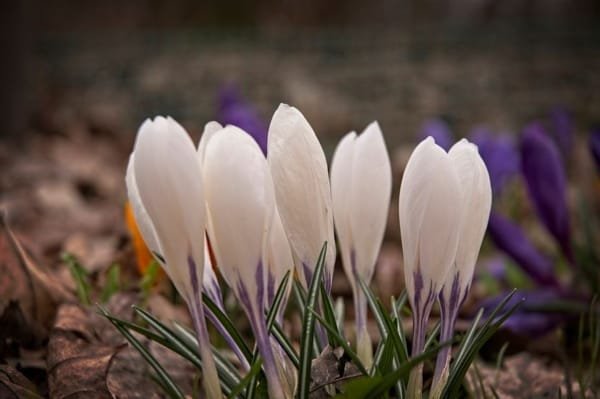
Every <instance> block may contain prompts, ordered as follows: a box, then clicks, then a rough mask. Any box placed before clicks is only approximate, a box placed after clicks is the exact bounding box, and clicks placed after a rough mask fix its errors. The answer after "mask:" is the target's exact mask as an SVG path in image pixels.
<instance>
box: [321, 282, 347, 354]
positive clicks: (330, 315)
mask: <svg viewBox="0 0 600 399" xmlns="http://www.w3.org/2000/svg"><path fill="white" fill-rule="evenodd" d="M320 288H321V302H322V303H323V315H324V316H325V320H326V321H327V323H328V324H329V326H330V327H332V328H333V329H334V331H335V332H336V334H337V335H339V336H340V337H343V336H344V335H343V333H342V332H341V331H340V329H339V328H338V323H337V319H336V317H335V310H334V308H333V303H331V297H330V296H329V294H328V293H327V291H326V290H325V285H323V284H321V287H320ZM327 335H328V337H329V342H332V341H333V336H332V333H331V332H329V330H328V332H327Z"/></svg>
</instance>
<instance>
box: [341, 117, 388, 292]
mask: <svg viewBox="0 0 600 399" xmlns="http://www.w3.org/2000/svg"><path fill="white" fill-rule="evenodd" d="M351 187H352V191H351V193H350V195H349V197H350V199H351V213H350V227H351V230H352V236H353V237H352V238H353V243H354V247H355V251H356V272H357V273H358V275H359V276H360V278H361V279H362V280H364V281H365V282H366V283H369V282H370V280H371V277H372V276H373V270H374V267H375V263H376V262H377V255H378V254H379V249H380V247H381V242H382V241H383V235H384V233H385V227H386V224H387V218H388V211H389V206H390V197H391V194H392V167H391V164H390V158H389V157H388V153H387V150H386V146H385V141H384V139H383V134H382V133H381V129H380V128H379V125H378V124H377V122H373V123H371V124H370V125H369V126H367V128H366V129H365V131H364V132H363V133H362V134H361V135H360V136H358V137H357V138H356V144H355V147H354V161H353V164H352V185H351Z"/></svg>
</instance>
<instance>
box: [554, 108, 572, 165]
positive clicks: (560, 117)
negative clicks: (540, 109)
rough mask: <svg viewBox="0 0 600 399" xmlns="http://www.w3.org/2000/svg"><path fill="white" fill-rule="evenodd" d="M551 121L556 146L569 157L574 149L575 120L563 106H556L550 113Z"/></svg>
mask: <svg viewBox="0 0 600 399" xmlns="http://www.w3.org/2000/svg"><path fill="white" fill-rule="evenodd" d="M549 119H550V129H551V131H552V135H553V137H554V141H555V142H556V145H557V146H558V148H560V151H561V153H562V154H563V155H568V154H569V153H570V152H571V148H572V147H573V120H572V118H571V114H570V112H569V111H568V110H567V109H566V108H564V107H562V106H556V107H554V108H552V110H551V111H550V115H549Z"/></svg>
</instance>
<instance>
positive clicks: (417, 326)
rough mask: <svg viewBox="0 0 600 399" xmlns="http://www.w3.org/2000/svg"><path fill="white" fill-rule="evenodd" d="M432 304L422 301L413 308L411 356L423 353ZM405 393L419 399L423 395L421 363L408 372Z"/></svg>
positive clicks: (409, 396)
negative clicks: (419, 305)
mask: <svg viewBox="0 0 600 399" xmlns="http://www.w3.org/2000/svg"><path fill="white" fill-rule="evenodd" d="M432 306H433V300H431V301H427V302H426V303H424V304H423V305H422V307H421V309H418V308H417V309H413V342H412V356H413V357H415V356H419V355H420V354H421V353H423V348H424V346H425V331H426V330H427V321H428V320H429V314H430V313H431V307H432ZM407 394H408V395H407V397H408V398H411V399H421V398H422V397H423V363H419V364H418V365H416V366H415V367H414V368H413V369H412V371H411V372H410V377H409V379H408V389H407Z"/></svg>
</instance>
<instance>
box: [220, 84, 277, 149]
mask: <svg viewBox="0 0 600 399" xmlns="http://www.w3.org/2000/svg"><path fill="white" fill-rule="evenodd" d="M217 121H218V122H219V123H221V124H222V125H223V126H225V125H234V126H237V127H239V128H240V129H242V130H244V131H246V132H248V133H249V134H250V136H252V137H253V138H254V140H256V142H257V143H258V145H259V146H260V149H261V150H262V152H263V154H265V155H266V154H267V131H268V128H267V124H266V123H265V122H264V121H263V119H262V118H261V117H260V116H259V115H258V113H257V112H256V109H254V107H253V106H252V105H251V104H250V103H248V102H247V101H246V100H245V99H244V98H243V97H242V96H241V95H240V93H239V91H238V90H237V88H236V87H235V86H233V85H229V86H226V87H224V88H223V89H222V90H221V92H220V93H219V104H218V113H217Z"/></svg>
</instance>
